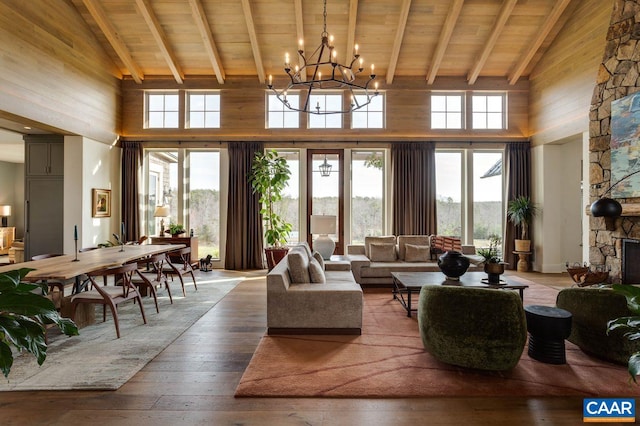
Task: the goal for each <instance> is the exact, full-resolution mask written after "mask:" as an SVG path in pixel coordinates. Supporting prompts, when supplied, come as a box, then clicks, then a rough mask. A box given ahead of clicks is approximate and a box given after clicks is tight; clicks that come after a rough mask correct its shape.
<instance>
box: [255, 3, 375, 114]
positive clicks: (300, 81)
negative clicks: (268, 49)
mask: <svg viewBox="0 0 640 426" xmlns="http://www.w3.org/2000/svg"><path fill="white" fill-rule="evenodd" d="M323 17H324V27H323V31H322V42H321V43H320V46H318V48H317V49H316V50H315V51H314V52H313V53H312V54H311V55H310V56H305V54H304V48H303V47H304V42H303V41H302V40H300V42H299V46H298V55H300V58H301V60H302V61H301V63H302V66H298V65H296V66H295V67H294V68H293V69H292V68H291V62H290V58H289V54H288V53H285V59H284V71H285V72H286V73H287V75H288V76H289V82H288V84H287V85H286V87H284V88H283V89H276V88H274V87H273V76H272V75H269V83H268V84H267V87H268V88H269V89H271V90H272V91H273V92H274V94H275V95H276V97H277V98H278V99H279V100H280V102H282V103H283V104H284V106H285V107H287V108H288V109H290V110H293V111H300V112H305V113H308V114H346V113H350V112H352V111H355V110H358V109H360V108H362V107H364V106H366V105H368V104H369V103H371V100H372V99H373V98H374V97H375V96H376V95H378V83H377V82H376V83H375V84H374V89H373V93H371V92H370V89H369V84H370V83H371V82H372V81H373V80H374V79H375V78H376V74H375V67H374V65H373V64H371V73H370V74H369V79H368V80H367V81H366V82H364V83H363V84H358V82H357V81H356V77H357V75H358V74H360V73H361V72H362V71H363V70H364V67H363V65H364V61H363V59H362V58H361V57H360V54H359V53H358V45H357V44H356V45H355V46H354V49H353V50H354V51H353V59H352V60H351V63H349V65H342V64H340V63H339V62H338V59H337V56H338V54H337V52H336V51H335V49H334V46H333V36H329V33H327V0H324V15H323ZM356 63H357V68H354V64H356ZM307 71H310V72H311V78H310V79H309V80H307ZM318 90H326V91H331V90H343V91H345V93H348V94H350V96H351V99H350V102H349V107H348V108H346V109H345V108H344V102H343V105H342V107H341V108H340V109H339V110H338V109H331V110H327V109H324V110H323V109H322V107H321V106H320V101H319V100H317V101H316V104H315V105H311V104H312V95H314V94H316V95H317V91H318ZM314 91H315V93H314ZM354 91H355V93H354ZM290 92H295V93H300V96H301V102H300V104H299V105H294V104H292V103H290V102H289V100H288V99H287V93H290ZM291 94H293V93H291Z"/></svg>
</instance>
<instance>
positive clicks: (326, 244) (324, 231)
mask: <svg viewBox="0 0 640 426" xmlns="http://www.w3.org/2000/svg"><path fill="white" fill-rule="evenodd" d="M335 233H336V217H335V216H329V215H311V234H312V235H318V238H316V239H315V240H314V241H313V249H314V250H315V251H317V252H318V253H320V254H321V255H322V258H323V259H325V260H329V258H330V257H331V255H332V254H333V251H334V250H335V248H336V243H335V242H334V241H333V240H332V239H331V238H329V234H335Z"/></svg>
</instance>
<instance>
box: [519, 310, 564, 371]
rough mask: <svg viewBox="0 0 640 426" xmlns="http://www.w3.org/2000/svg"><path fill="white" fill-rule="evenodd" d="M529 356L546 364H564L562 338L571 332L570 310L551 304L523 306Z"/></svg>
mask: <svg viewBox="0 0 640 426" xmlns="http://www.w3.org/2000/svg"><path fill="white" fill-rule="evenodd" d="M524 313H525V316H526V317H527V330H528V331H529V352H528V353H529V356H530V357H531V358H533V359H537V360H538V361H541V362H545V363H547V364H566V362H567V359H566V356H565V352H564V339H566V338H567V337H569V334H571V312H569V311H565V310H564V309H560V308H556V307H553V306H540V305H529V306H525V307H524Z"/></svg>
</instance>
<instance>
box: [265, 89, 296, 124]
mask: <svg viewBox="0 0 640 426" xmlns="http://www.w3.org/2000/svg"><path fill="white" fill-rule="evenodd" d="M286 99H287V101H288V102H289V104H290V105H291V106H295V107H296V108H299V105H300V95H298V94H292V93H289V94H287V95H286ZM298 127H300V113H299V112H298V111H294V110H291V109H289V108H287V107H286V106H285V105H284V104H283V103H282V102H281V101H280V99H278V97H277V96H276V95H268V96H267V128H269V129H297V128H298Z"/></svg>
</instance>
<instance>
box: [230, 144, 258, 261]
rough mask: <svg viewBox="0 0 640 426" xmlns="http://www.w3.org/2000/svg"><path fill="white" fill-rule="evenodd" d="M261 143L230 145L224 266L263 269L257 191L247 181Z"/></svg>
mask: <svg viewBox="0 0 640 426" xmlns="http://www.w3.org/2000/svg"><path fill="white" fill-rule="evenodd" d="M263 150H264V147H263V144H262V143H261V142H234V143H230V144H229V203H228V211H227V246H226V253H225V261H224V267H225V269H263V268H264V264H263V261H262V251H263V248H262V217H261V216H260V203H259V201H258V200H259V197H258V194H254V193H253V191H252V190H251V185H250V184H249V174H250V172H251V164H252V162H253V157H254V155H255V153H256V152H262V151H263Z"/></svg>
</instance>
